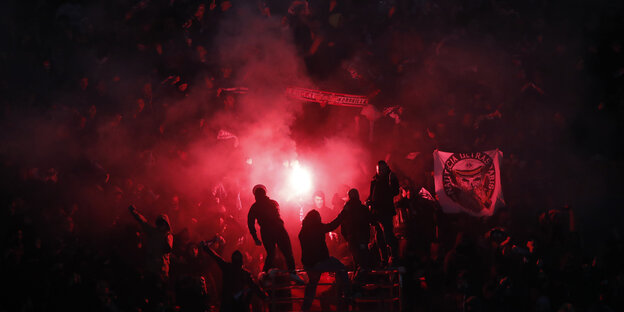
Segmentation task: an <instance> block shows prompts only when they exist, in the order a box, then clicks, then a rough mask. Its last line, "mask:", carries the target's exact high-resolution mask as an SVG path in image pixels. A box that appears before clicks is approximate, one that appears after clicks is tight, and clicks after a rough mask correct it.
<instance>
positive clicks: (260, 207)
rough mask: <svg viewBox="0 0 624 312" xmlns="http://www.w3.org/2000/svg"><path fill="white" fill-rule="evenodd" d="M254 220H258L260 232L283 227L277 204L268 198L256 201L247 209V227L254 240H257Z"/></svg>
mask: <svg viewBox="0 0 624 312" xmlns="http://www.w3.org/2000/svg"><path fill="white" fill-rule="evenodd" d="M256 220H258V224H259V225H260V230H261V231H270V230H271V229H273V228H282V227H284V221H283V220H282V218H281V217H280V212H279V204H278V203H277V202H276V201H274V200H272V199H270V198H268V197H264V198H260V199H256V202H255V203H254V204H253V205H251V208H249V213H248V214H247V226H248V227H249V233H251V236H252V237H253V238H254V239H256V238H257V235H256Z"/></svg>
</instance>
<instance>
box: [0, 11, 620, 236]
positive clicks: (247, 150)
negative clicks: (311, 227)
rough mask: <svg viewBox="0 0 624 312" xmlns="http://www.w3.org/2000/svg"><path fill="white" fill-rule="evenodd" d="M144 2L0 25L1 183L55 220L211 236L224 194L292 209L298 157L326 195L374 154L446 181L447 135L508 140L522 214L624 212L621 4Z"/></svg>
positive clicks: (460, 142) (459, 146) (456, 142)
mask: <svg viewBox="0 0 624 312" xmlns="http://www.w3.org/2000/svg"><path fill="white" fill-rule="evenodd" d="M141 3H143V4H141ZM141 3H139V4H137V5H129V4H123V5H119V6H107V5H101V4H100V5H95V4H92V5H78V4H64V5H62V6H60V7H55V6H54V5H52V4H45V5H43V6H44V7H45V8H42V9H41V10H36V11H37V12H40V13H39V14H41V15H42V19H40V21H39V22H38V23H34V22H32V20H33V19H35V17H34V16H31V18H30V19H25V20H18V18H17V17H12V16H9V17H7V18H6V19H3V20H7V21H12V23H11V22H9V23H8V24H11V25H8V26H9V27H3V29H4V30H2V31H5V32H6V33H7V38H8V42H9V43H10V44H9V45H8V46H9V47H11V48H13V49H7V48H3V50H2V52H3V54H2V62H3V64H4V65H6V66H4V68H7V69H8V70H9V71H10V72H11V73H13V75H6V76H4V77H2V78H1V82H2V83H1V86H2V88H3V90H5V91H7V92H6V93H7V97H6V98H4V99H3V100H2V101H3V103H5V104H6V105H4V110H3V113H2V122H1V124H0V128H1V130H2V131H1V134H0V138H1V139H2V141H3V144H2V147H1V150H0V155H1V156H2V160H3V162H4V164H5V166H4V170H5V176H6V177H7V178H6V179H5V182H4V186H5V190H6V192H7V194H10V195H11V196H10V198H11V200H12V199H14V198H16V197H19V198H23V199H27V200H34V199H32V197H34V195H33V194H39V195H37V197H38V198H39V199H37V200H36V202H38V203H39V205H38V207H37V208H36V209H41V210H42V213H41V215H42V218H43V219H46V218H49V219H54V218H56V215H57V212H58V211H59V210H63V211H69V212H71V211H72V209H73V208H72V207H74V206H77V207H78V208H77V210H76V212H75V214H76V215H75V217H76V220H78V219H80V220H81V222H77V229H79V230H82V231H85V232H97V231H107V230H108V229H109V227H110V226H112V224H113V223H114V222H117V223H120V222H121V223H129V222H131V220H130V219H129V218H128V216H127V213H126V211H125V207H126V206H127V205H128V204H130V203H135V204H136V205H137V207H138V208H139V209H140V210H142V211H144V212H145V213H146V214H147V215H148V216H149V217H150V218H152V219H153V217H154V216H155V215H156V214H157V213H160V212H167V213H170V214H172V221H173V222H174V227H175V228H176V229H181V228H183V227H189V228H192V229H194V231H196V232H198V233H199V234H201V235H208V234H214V233H211V232H214V231H215V230H214V229H215V228H216V227H217V225H216V224H214V223H217V222H218V219H219V216H220V213H221V212H222V211H223V210H224V209H225V208H224V207H225V206H229V207H242V210H243V212H245V211H246V208H247V205H248V204H249V203H250V201H251V200H252V199H251V194H250V189H251V187H252V186H253V185H254V184H256V183H263V184H266V185H267V186H268V188H269V194H270V195H272V196H274V197H275V198H276V199H278V200H279V201H280V202H282V203H283V206H284V207H283V209H285V210H287V209H290V208H288V207H291V206H292V205H295V204H296V202H297V200H298V199H297V198H293V196H292V195H293V193H295V192H296V191H297V190H296V188H295V189H293V188H292V187H291V186H290V185H289V183H288V179H289V176H288V173H289V171H288V170H287V169H288V166H292V164H293V163H295V162H298V163H299V164H300V165H301V166H304V167H306V168H308V169H310V170H311V171H312V174H313V176H314V183H315V184H314V186H313V187H312V189H313V190H314V189H320V190H322V191H324V192H325V193H326V195H327V197H328V198H331V197H332V196H333V193H344V191H345V189H346V188H347V187H358V188H359V189H360V194H362V195H363V196H366V195H367V193H368V192H367V190H366V187H367V182H368V181H369V178H370V176H371V175H372V174H373V170H374V163H375V162H376V160H379V159H386V160H388V161H389V163H390V164H391V166H392V168H393V170H395V171H397V172H398V173H399V174H400V176H401V177H403V178H405V180H404V182H406V183H407V182H411V183H412V184H413V185H414V186H425V187H428V188H429V189H432V178H431V175H430V173H431V170H432V160H431V151H432V150H433V149H435V148H439V149H441V150H446V151H475V150H487V149H493V148H496V147H498V148H500V149H501V150H503V152H504V153H505V156H504V161H505V163H504V165H503V175H504V178H503V179H504V181H503V190H504V193H505V198H506V199H507V200H508V203H509V208H510V209H511V211H512V215H513V216H514V218H516V220H518V222H517V224H518V227H519V228H521V227H522V224H524V222H523V220H533V219H534V216H535V215H536V214H537V213H539V212H541V211H543V210H544V209H547V208H554V207H560V206H561V205H563V204H566V203H567V204H572V205H576V206H577V207H578V208H579V211H578V212H579V215H580V216H581V219H582V220H587V224H586V226H587V228H598V227H600V226H602V225H604V224H607V225H608V226H613V225H614V224H617V223H618V222H619V220H621V212H619V211H614V210H613V209H610V208H609V207H610V206H613V205H615V203H617V200H618V197H617V195H615V194H617V191H618V190H619V188H620V186H621V182H620V181H619V178H618V176H619V173H621V165H619V162H620V158H621V157H619V156H618V155H620V154H619V152H620V148H618V144H617V143H616V141H617V137H618V136H617V135H618V134H621V129H622V127H621V122H620V120H621V118H622V116H621V109H619V104H618V103H619V102H618V101H621V87H618V86H619V84H618V83H620V82H621V79H622V78H621V77H622V75H621V73H619V71H618V70H621V69H620V67H621V42H620V41H619V39H616V37H615V36H613V35H612V34H611V33H610V32H612V31H613V29H617V28H618V27H621V25H620V24H621V23H620V24H618V22H614V21H617V18H615V17H614V16H616V15H617V14H615V13H610V12H618V10H620V11H621V5H613V6H615V9H612V8H610V6H608V5H606V4H607V3H608V2H607V1H604V2H599V3H598V4H586V5H584V7H582V8H573V9H572V8H571V9H569V10H567V9H563V10H560V7H561V8H567V7H568V4H567V3H553V4H539V5H538V8H537V9H536V3H532V2H531V3H526V4H524V3H523V4H518V3H515V4H514V3H507V2H504V1H499V2H487V3H486V2H471V3H470V4H457V3H452V2H448V3H447V2H445V1H442V2H440V3H433V2H428V1H421V2H415V3H412V4H407V2H401V1H399V2H398V3H397V6H399V7H398V8H392V7H390V6H389V5H386V4H385V3H382V4H380V5H369V6H367V5H361V6H349V5H348V4H346V2H345V3H341V4H340V5H337V6H336V7H335V8H334V11H333V12H332V14H331V15H329V13H327V12H325V11H327V10H326V8H320V7H316V6H315V5H314V3H320V2H313V6H312V8H310V9H311V11H312V14H314V16H315V18H316V19H318V20H321V18H326V19H327V20H328V21H331V23H324V24H323V25H324V26H318V25H316V24H315V23H308V24H306V23H305V22H306V17H305V16H304V17H301V18H300V19H297V18H295V16H294V15H296V14H289V13H287V6H286V5H283V6H282V5H278V4H280V3H281V2H270V3H268V7H270V9H271V10H272V11H271V12H272V13H271V14H266V11H261V12H265V14H264V15H263V14H262V13H259V12H258V11H259V10H258V7H256V6H255V5H249V6H246V5H243V4H241V3H234V4H233V5H232V6H231V7H229V6H228V5H227V4H225V3H229V2H227V1H224V2H222V3H224V4H221V2H219V6H217V7H214V8H213V7H211V6H210V3H207V4H206V3H192V2H184V3H179V2H177V1H175V2H174V4H169V3H164V2H163V3H152V2H141ZM229 4H232V3H229ZM201 5H203V9H202V6H201ZM6 6H7V7H8V9H7V10H3V11H4V12H9V11H10V10H11V9H15V10H18V11H19V12H20V13H25V12H22V11H27V10H25V9H23V8H22V7H21V6H19V5H17V4H14V3H12V2H11V3H7V4H6ZM46 6H48V7H46ZM618 8H619V9H618ZM44 9H45V10H44ZM294 11H297V10H294ZM41 12H54V14H47V15H46V14H44V13H41ZM297 12H298V11H297ZM391 12H394V13H392V14H391ZM336 14H340V15H336ZM393 14H394V15H393ZM22 15H24V14H22ZM22 15H19V16H22ZM267 15H270V17H269V16H267ZM15 16H18V15H15ZM26 16H28V15H27V14H26ZM603 17H604V19H606V20H608V21H610V22H604V23H602V22H600V20H601V18H603ZM330 18H331V19H330ZM608 23H612V24H608ZM325 24H327V25H325ZM19 27H23V29H19ZM13 60H15V61H13ZM618 73H619V74H618ZM292 86H298V87H310V88H320V89H323V90H327V91H334V92H344V93H354V94H363V95H368V96H370V98H371V103H372V104H373V106H371V107H370V108H371V110H368V111H366V110H363V111H362V112H360V111H358V110H357V109H353V108H341V107H329V106H328V107H320V106H319V105H318V104H311V103H300V102H296V101H293V100H291V99H288V98H286V97H285V96H284V90H285V88H287V87H292ZM228 88H239V89H228ZM241 88H246V89H241ZM618 92H619V93H618ZM373 107H374V109H372V108H373ZM389 107H397V112H398V115H399V116H398V117H399V118H395V117H396V116H397V115H396V114H395V117H392V115H390V114H389V113H388V114H387V115H384V108H389ZM371 111H372V112H373V113H371ZM375 114H377V116H375V117H376V118H372V117H371V115H375ZM369 119H375V122H374V123H370V122H369ZM371 126H373V127H372V128H371ZM371 130H372V131H373V135H370V133H371ZM222 131H224V132H222ZM219 134H222V135H221V136H220V137H221V138H223V139H217V136H218V135H219ZM232 135H233V136H235V138H234V137H231V136H232ZM227 137H231V138H227ZM410 153H412V155H417V156H413V157H411V158H409V159H408V158H406V156H407V155H408V154H410ZM587 181H591V183H589V185H588V183H587ZM221 186H223V187H221ZM226 190H227V192H225V191H226ZM232 190H234V191H233V192H234V194H233V193H232ZM238 191H240V196H239V195H238ZM224 192H225V193H227V194H224ZM339 195H340V194H339ZM239 197H240V200H241V201H240V204H238V198H239ZM302 197H305V196H302ZM217 198H219V200H220V201H221V202H219V203H217ZM222 200H227V201H228V202H227V204H224V203H223V202H222ZM303 200H309V198H303ZM7 204H10V202H7ZM241 205H242V206H241ZM48 215H49V216H48ZM605 216H613V218H605ZM202 218H203V219H202ZM607 219H610V220H607ZM215 220H216V221H215Z"/></svg>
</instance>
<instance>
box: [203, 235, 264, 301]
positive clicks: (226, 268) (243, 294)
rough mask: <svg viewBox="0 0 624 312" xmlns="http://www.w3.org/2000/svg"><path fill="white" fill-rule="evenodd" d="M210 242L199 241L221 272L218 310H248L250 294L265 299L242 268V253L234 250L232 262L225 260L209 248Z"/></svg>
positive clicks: (249, 275)
mask: <svg viewBox="0 0 624 312" xmlns="http://www.w3.org/2000/svg"><path fill="white" fill-rule="evenodd" d="M210 243H211V242H210V241H209V242H201V243H200V245H201V247H202V249H203V250H204V251H205V252H206V253H208V255H210V256H211V257H212V258H213V259H214V260H215V261H216V262H217V264H218V265H219V268H220V269H221V272H222V273H223V278H222V283H221V308H220V311H249V304H250V303H251V295H252V294H255V295H257V296H258V297H260V298H262V299H266V298H267V295H266V293H265V292H264V291H263V290H262V289H260V287H259V286H258V285H257V284H256V283H255V282H254V280H253V279H252V277H251V273H249V271H247V270H245V269H244V268H243V254H242V253H241V252H240V251H238V250H236V251H234V252H233V253H232V262H227V261H225V260H224V259H223V258H221V256H219V255H218V254H217V253H216V252H215V251H214V250H212V249H211V248H210V245H209V244H210Z"/></svg>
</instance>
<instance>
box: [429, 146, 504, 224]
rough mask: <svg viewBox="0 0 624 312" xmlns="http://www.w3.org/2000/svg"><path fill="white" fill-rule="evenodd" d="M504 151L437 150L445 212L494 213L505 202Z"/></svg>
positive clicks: (436, 165) (437, 181) (437, 182)
mask: <svg viewBox="0 0 624 312" xmlns="http://www.w3.org/2000/svg"><path fill="white" fill-rule="evenodd" d="M502 158H503V152H501V151H500V150H498V149H496V150H492V151H486V152H476V153H448V152H442V151H439V150H435V151H434V152H433V162H434V164H433V171H434V180H435V192H436V195H437V196H438V201H439V202H440V206H442V210H443V211H444V212H445V213H460V212H464V213H468V214H470V215H473V216H479V217H481V216H491V215H492V214H494V210H495V209H496V208H497V207H500V206H502V205H504V204H505V202H504V199H503V191H502V189H501V181H500V162H501V159H502Z"/></svg>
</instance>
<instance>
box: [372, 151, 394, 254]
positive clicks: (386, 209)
mask: <svg viewBox="0 0 624 312" xmlns="http://www.w3.org/2000/svg"><path fill="white" fill-rule="evenodd" d="M398 194H399V180H398V179H397V177H396V176H395V175H394V173H392V171H390V167H389V166H388V164H387V163H386V162H385V161H383V160H380V161H379V162H378V163H377V174H375V176H374V177H373V180H372V181H371V185H370V193H369V197H368V200H367V203H368V204H369V205H370V208H371V213H372V216H373V220H374V225H375V233H376V234H375V236H376V240H377V245H378V246H379V249H380V251H381V257H382V262H384V263H392V262H393V261H395V260H396V258H397V256H398V249H399V243H398V241H397V238H396V236H395V235H394V227H393V224H392V218H393V217H394V215H396V210H395V209H394V202H393V198H394V196H396V195H398ZM388 247H390V252H391V254H390V255H388Z"/></svg>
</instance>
